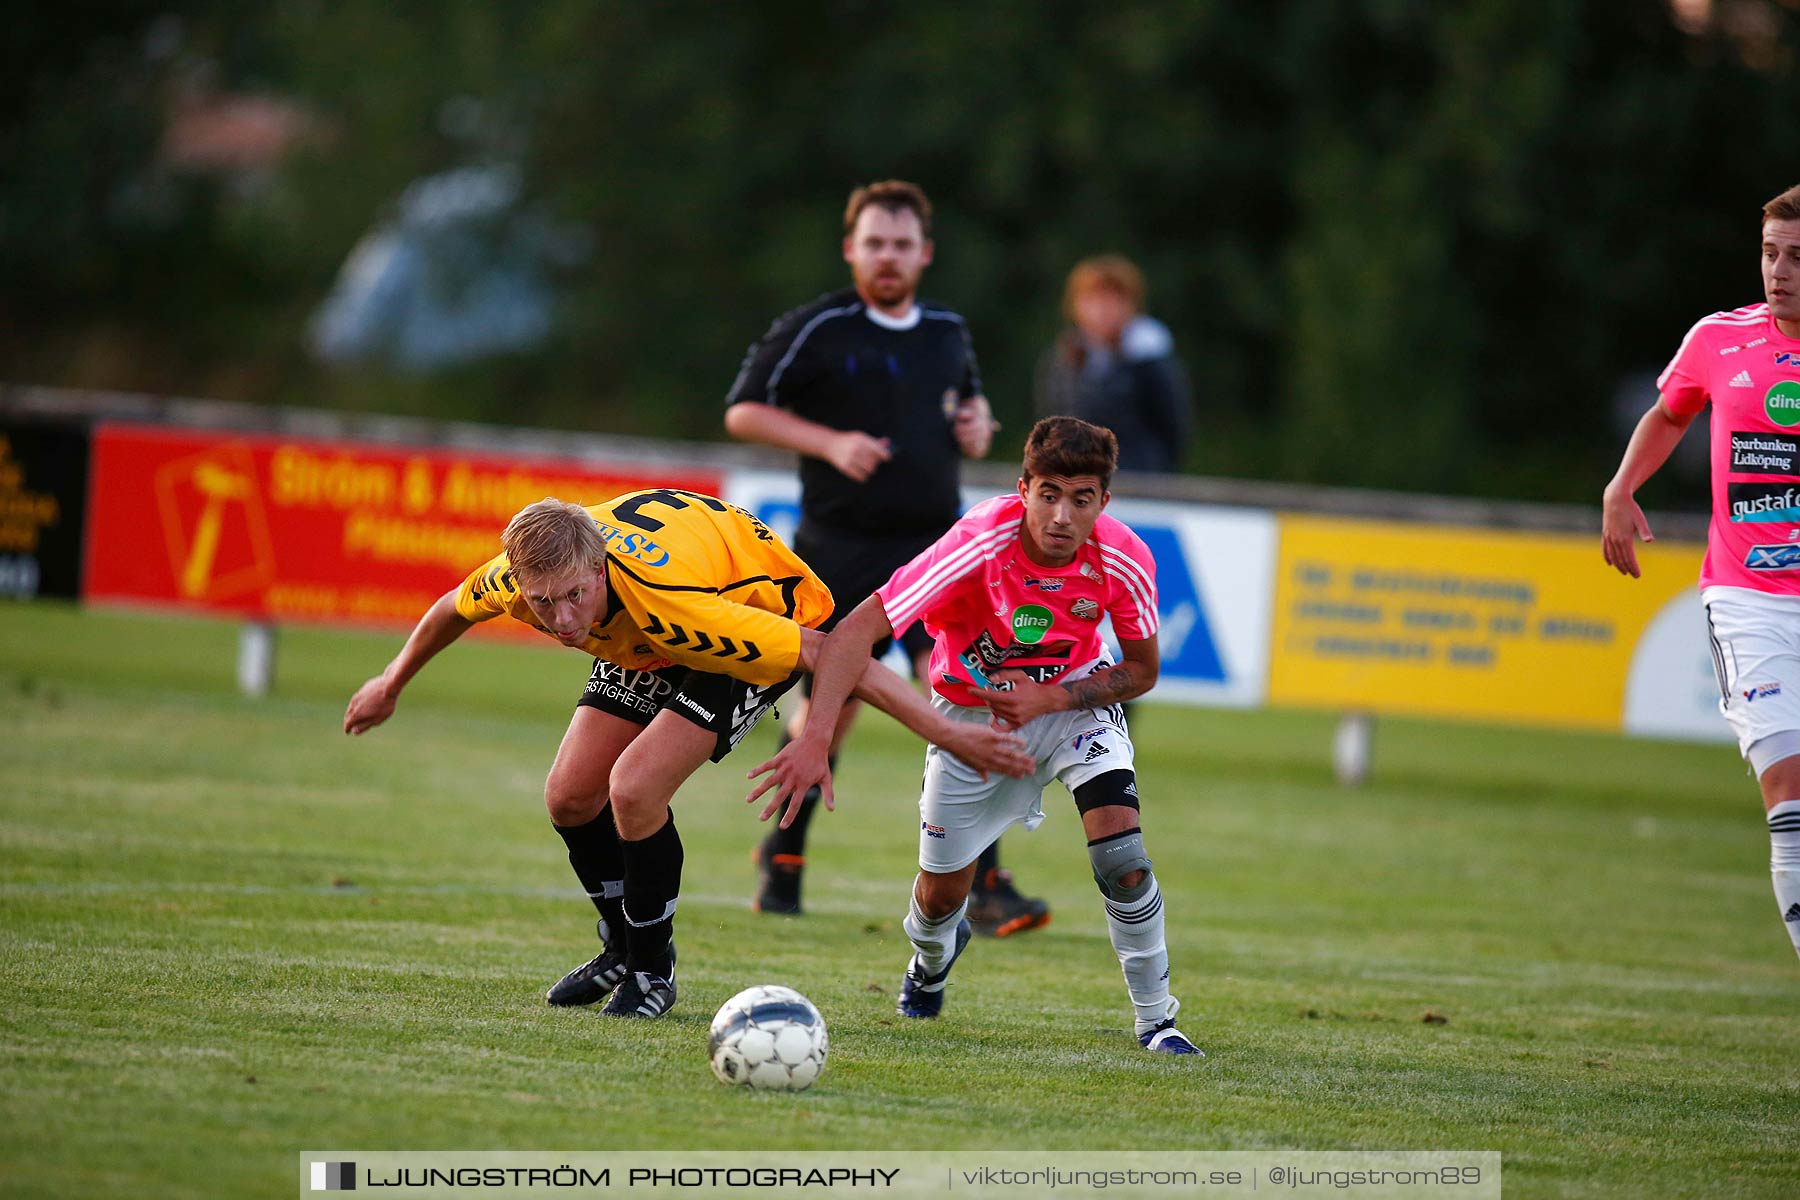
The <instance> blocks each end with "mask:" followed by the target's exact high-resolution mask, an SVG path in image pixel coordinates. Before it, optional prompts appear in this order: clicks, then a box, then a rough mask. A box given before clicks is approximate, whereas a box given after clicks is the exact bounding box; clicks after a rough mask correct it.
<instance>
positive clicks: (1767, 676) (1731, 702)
mask: <svg viewBox="0 0 1800 1200" xmlns="http://www.w3.org/2000/svg"><path fill="white" fill-rule="evenodd" d="M1700 600H1701V602H1702V603H1703V604H1705V605H1706V623H1707V627H1708V632H1709V635H1710V637H1711V641H1712V659H1713V673H1714V674H1715V675H1716V676H1717V677H1718V681H1719V711H1720V712H1721V713H1723V714H1725V719H1726V720H1727V721H1728V722H1730V723H1731V731H1732V732H1733V733H1735V734H1737V740H1738V751H1739V752H1740V753H1741V754H1743V756H1744V757H1745V758H1747V759H1750V760H1751V762H1752V763H1753V764H1755V766H1756V769H1757V773H1758V774H1759V775H1760V774H1761V773H1762V771H1763V769H1764V768H1765V767H1767V766H1768V765H1769V763H1768V762H1762V761H1758V760H1759V758H1760V757H1762V756H1759V755H1757V754H1753V753H1752V751H1751V747H1753V746H1755V745H1756V744H1757V743H1758V742H1761V741H1763V740H1764V739H1768V738H1778V735H1783V734H1785V735H1788V736H1786V737H1779V738H1778V740H1777V741H1776V742H1774V743H1771V744H1772V745H1782V744H1784V743H1792V742H1793V741H1794V735H1796V734H1800V596H1774V595H1770V594H1769V593H1767V592H1758V591H1754V590H1752V589H1750V588H1738V587H1709V588H1703V589H1701V592H1700ZM1781 757H1786V754H1785V753H1782V754H1777V755H1776V756H1775V757H1774V758H1771V759H1770V761H1775V760H1776V759H1778V758H1781Z"/></svg>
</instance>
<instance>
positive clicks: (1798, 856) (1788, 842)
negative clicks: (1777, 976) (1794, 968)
mask: <svg viewBox="0 0 1800 1200" xmlns="http://www.w3.org/2000/svg"><path fill="white" fill-rule="evenodd" d="M1769 877H1770V879H1771V880H1772V881H1773V882H1774V884H1775V903H1776V905H1777V906H1778V907H1779V908H1780V909H1781V921H1782V924H1783V925H1784V926H1785V927H1786V928H1787V933H1788V940H1789V941H1791V942H1792V943H1793V944H1794V953H1795V954H1800V800H1783V801H1782V802H1781V803H1780V804H1777V805H1776V806H1775V807H1774V808H1771V809H1770V810H1769Z"/></svg>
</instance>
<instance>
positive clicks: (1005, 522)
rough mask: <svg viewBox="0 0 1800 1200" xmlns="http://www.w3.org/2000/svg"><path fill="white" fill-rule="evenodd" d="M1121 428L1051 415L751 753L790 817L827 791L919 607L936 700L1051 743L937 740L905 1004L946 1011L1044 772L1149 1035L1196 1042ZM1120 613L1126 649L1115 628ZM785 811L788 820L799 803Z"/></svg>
mask: <svg viewBox="0 0 1800 1200" xmlns="http://www.w3.org/2000/svg"><path fill="white" fill-rule="evenodd" d="M1118 453H1119V448H1118V442H1117V441H1116V440H1115V439H1114V437H1113V435H1112V433H1111V432H1110V431H1108V430H1105V429H1102V428H1100V427H1099V426H1097V425H1090V424H1088V423H1087V422H1085V421H1079V420H1076V419H1075V418H1073V417H1050V418H1047V419H1045V420H1042V421H1039V422H1038V423H1037V425H1036V426H1035V427H1034V428H1033V429H1032V431H1031V436H1030V437H1029V438H1027V439H1026V443H1025V469H1024V474H1023V476H1022V477H1021V478H1020V480H1019V488H1018V493H1017V494H1016V495H1009V496H998V497H995V498H994V499H992V500H988V501H985V502H983V503H981V504H978V505H976V506H975V507H974V508H972V509H970V510H969V511H968V512H967V513H966V514H964V516H963V517H962V519H961V520H959V521H958V522H957V523H956V524H955V525H954V526H952V527H951V528H950V531H949V532H948V533H946V534H944V536H943V537H941V538H939V539H938V540H937V541H936V542H934V543H933V544H932V545H931V546H929V547H928V548H927V549H925V550H924V551H923V552H922V553H920V554H919V555H918V557H916V558H914V559H913V560H912V561H911V562H910V563H908V564H907V565H906V566H904V567H901V568H900V569H899V570H898V571H896V572H895V573H894V575H893V577H892V578H891V579H889V580H888V582H887V583H886V584H885V585H883V586H882V587H881V588H879V589H877V590H876V592H875V594H874V595H873V596H870V597H869V598H868V599H867V600H865V601H864V602H863V603H862V604H860V605H859V606H857V608H856V610H855V611H854V612H852V613H851V614H850V616H849V617H847V618H845V620H844V621H843V622H842V623H841V624H840V625H838V627H837V628H836V629H835V630H833V632H832V634H831V636H830V637H829V638H828V639H827V640H826V642H825V646H824V648H823V649H822V650H821V651H820V653H819V661H818V666H817V674H816V676H815V679H814V690H813V709H812V715H811V719H810V720H809V722H808V724H807V727H806V732H805V733H804V734H802V736H801V737H800V739H799V740H798V741H795V742H794V743H792V744H791V745H789V746H788V747H786V748H785V749H784V750H782V751H781V753H780V754H778V755H776V757H775V758H773V759H771V760H769V761H768V762H766V763H764V764H763V765H762V766H760V767H758V768H757V769H756V770H755V771H753V772H752V773H751V774H752V777H754V776H756V775H761V774H764V773H765V772H767V773H768V778H767V779H766V780H764V781H763V782H762V783H761V784H760V785H758V786H757V788H756V790H755V791H753V792H752V793H751V795H750V797H749V798H750V799H751V800H752V801H754V800H756V799H758V798H759V797H761V796H762V795H764V794H765V793H773V794H772V795H771V796H770V798H769V800H768V803H767V805H766V807H765V808H764V809H763V816H764V817H765V818H766V817H769V816H771V815H773V814H774V813H775V812H776V811H777V810H779V809H781V808H782V807H783V806H784V804H785V806H786V809H787V815H788V816H791V815H792V813H793V812H794V810H795V808H796V806H797V805H796V802H797V800H798V799H799V798H800V797H802V796H804V795H805V794H806V792H807V790H808V789H809V788H811V787H813V786H815V785H816V786H818V787H819V788H820V789H821V792H822V795H823V797H824V800H825V804H826V806H827V807H830V806H831V804H832V793H831V772H830V767H829V765H828V758H827V755H828V752H829V750H830V730H831V727H832V721H833V720H834V719H835V716H836V713H837V710H838V708H839V706H841V705H842V704H843V703H844V700H845V698H846V697H847V696H848V695H849V692H850V688H851V685H852V684H853V683H854V682H855V680H856V677H857V674H858V672H860V671H861V670H862V666H863V664H864V663H866V662H867V661H868V657H869V648H870V647H871V646H873V645H874V644H875V643H876V642H877V641H879V640H880V639H882V638H885V637H891V636H892V634H893V631H894V630H895V629H904V628H906V626H907V625H909V624H911V623H912V621H913V620H915V619H919V620H923V621H924V623H925V629H926V631H927V632H928V633H930V634H931V636H932V639H933V642H934V646H933V649H932V655H931V672H930V678H931V684H932V689H933V691H934V692H935V693H936V695H935V696H934V697H933V701H932V703H933V707H935V708H936V709H938V710H939V711H940V712H942V713H944V714H945V715H946V716H948V717H949V718H950V719H952V720H954V721H958V722H966V723H969V724H979V725H983V726H986V725H989V724H990V723H991V724H993V725H995V726H997V727H998V728H1000V729H1003V730H1016V731H1018V734H1019V736H1020V737H1022V738H1023V739H1024V740H1025V744H1026V746H1027V748H1028V749H1029V751H1030V752H1031V753H1032V755H1033V756H1034V757H1035V758H1036V760H1037V772H1036V774H1034V775H1031V776H1027V777H1026V778H1023V779H1010V778H1000V777H994V778H990V777H989V776H988V775H986V774H985V773H983V772H981V771H978V770H976V769H974V768H972V767H970V766H969V765H968V764H966V763H964V762H963V761H962V760H961V759H959V758H957V757H956V756H955V755H953V754H950V753H946V752H944V751H941V750H939V749H938V748H936V747H935V746H934V747H931V748H929V749H928V750H927V751H926V754H925V783H924V788H923V791H922V794H921V795H920V797H919V812H920V817H921V819H920V822H919V875H918V878H917V879H916V880H915V881H914V884H913V895H912V904H911V905H910V908H909V911H908V912H907V915H906V920H905V923H904V925H905V929H906V934H907V937H909V938H910V939H911V940H912V944H913V951H914V953H913V956H912V960H911V961H910V962H909V963H908V964H907V968H906V975H905V977H904V978H903V979H902V980H901V984H900V1002H899V1011H900V1015H902V1016H906V1017H935V1016H937V1015H938V1013H939V1012H940V1011H941V1010H942V1008H943V1004H944V984H945V981H946V980H947V979H948V978H949V975H950V967H951V966H952V964H954V963H955V961H956V959H957V957H958V956H959V955H960V954H961V953H962V952H963V948H964V947H965V946H966V945H967V944H968V941H969V934H970V926H969V921H968V919H967V917H966V916H965V910H966V909H967V907H968V897H969V885H970V882H971V880H972V879H973V877H974V871H975V859H976V856H977V855H978V854H979V853H980V852H981V849H982V847H984V846H986V845H988V844H989V843H990V842H992V841H993V840H994V838H996V837H998V836H999V835H1000V833H1001V832H1002V831H1003V830H1005V829H1006V828H1008V827H1009V826H1011V825H1014V824H1018V823H1023V824H1024V825H1025V827H1026V828H1027V829H1035V828H1036V827H1037V826H1038V825H1039V824H1040V823H1042V821H1043V820H1044V809H1043V794H1044V788H1045V786H1046V785H1048V784H1049V782H1050V781H1051V780H1052V779H1058V780H1061V781H1062V783H1063V786H1064V787H1066V788H1068V790H1069V791H1070V793H1071V794H1073V796H1074V798H1075V807H1076V809H1077V810H1078V811H1079V813H1080V814H1081V824H1082V828H1083V830H1084V831H1085V832H1086V834H1087V845H1088V857H1089V860H1090V862H1091V863H1092V865H1093V870H1094V880H1095V882H1097V883H1098V884H1099V885H1100V892H1101V894H1102V895H1103V896H1104V897H1105V899H1106V922H1107V928H1108V931H1109V932H1110V933H1111V936H1112V944H1113V949H1114V951H1115V952H1116V953H1117V954H1118V956H1119V964H1120V966H1121V967H1122V968H1123V969H1124V972H1125V987H1126V990H1127V991H1128V992H1129V993H1130V995H1131V1003H1132V1007H1133V1009H1134V1010H1135V1015H1136V1023H1137V1036H1138V1041H1139V1043H1140V1044H1141V1045H1143V1046H1144V1047H1145V1048H1146V1049H1148V1050H1154V1051H1158V1052H1160V1053H1166V1054H1199V1053H1200V1051H1199V1050H1198V1048H1196V1047H1195V1046H1194V1044H1193V1042H1191V1041H1189V1040H1188V1038H1187V1037H1186V1036H1185V1035H1183V1034H1182V1033H1181V1031H1180V1030H1178V1029H1177V1028H1176V1027H1175V1013H1176V1011H1177V1009H1178V1008H1179V1007H1180V1005H1179V1003H1178V1002H1177V1001H1176V999H1175V998H1174V997H1173V996H1171V995H1170V994H1169V954H1168V949H1167V947H1166V946H1165V944H1164V940H1163V901H1162V892H1161V891H1160V889H1159V888H1158V887H1157V883H1156V876H1155V875H1153V874H1152V873H1151V870H1150V859H1149V858H1148V857H1147V856H1146V855H1145V853H1144V838H1143V832H1142V830H1141V829H1140V828H1139V821H1138V794H1137V776H1136V773H1135V772H1134V770H1133V763H1132V760H1133V751H1132V745H1131V735H1130V734H1129V732H1127V730H1126V726H1125V716H1124V713H1123V712H1122V711H1121V709H1120V705H1121V704H1122V703H1123V702H1124V701H1126V700H1130V699H1132V698H1134V697H1137V696H1141V695H1143V694H1144V693H1145V692H1147V691H1149V690H1150V688H1151V687H1152V686H1154V685H1155V683H1156V677H1157V671H1158V656H1157V649H1156V629H1157V615H1156V564H1155V561H1154V560H1153V559H1152V558H1151V556H1150V551H1149V549H1148V548H1147V547H1146V546H1145V545H1144V543H1143V541H1142V540H1141V539H1140V538H1139V537H1138V536H1137V535H1136V534H1135V533H1133V532H1132V531H1131V530H1130V529H1129V528H1128V527H1127V526H1126V525H1125V524H1124V523H1123V522H1121V521H1116V520H1114V519H1113V518H1111V517H1108V516H1106V515H1105V514H1104V513H1103V512H1102V511H1101V510H1103V509H1104V508H1105V507H1106V503H1107V501H1108V500H1109V499H1110V498H1111V497H1110V493H1108V492H1107V490H1106V489H1107V484H1108V483H1109V482H1110V481H1111V479H1112V474H1113V470H1114V468H1115V466H1116V465H1117V463H1118ZM1109 615H1110V616H1111V617H1112V621H1113V631H1114V633H1115V634H1116V635H1117V636H1118V639H1119V644H1120V648H1121V651H1122V656H1121V657H1122V661H1120V662H1118V663H1116V664H1115V663H1114V662H1113V661H1112V658H1111V656H1110V655H1109V654H1108V653H1107V650H1106V646H1105V644H1104V643H1103V642H1102V640H1101V637H1100V621H1101V619H1102V618H1103V617H1106V616H1109ZM784 819H787V818H786V817H784Z"/></svg>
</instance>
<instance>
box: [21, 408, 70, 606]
mask: <svg viewBox="0 0 1800 1200" xmlns="http://www.w3.org/2000/svg"><path fill="white" fill-rule="evenodd" d="M87 480H88V431H87V428H86V426H84V425H51V424H40V423H35V422H31V421H28V420H24V419H21V418H17V417H8V418H5V419H0V597H9V598H12V599H18V600H29V599H31V598H32V597H34V596H61V597H64V598H66V599H70V600H73V599H75V598H76V597H78V596H79V595H80V594H81V531H82V519H83V510H84V508H85V507H86V504H87Z"/></svg>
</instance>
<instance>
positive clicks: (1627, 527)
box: [1600, 397, 1694, 579]
mask: <svg viewBox="0 0 1800 1200" xmlns="http://www.w3.org/2000/svg"><path fill="white" fill-rule="evenodd" d="M1693 422H1694V414H1693V413H1675V412H1671V411H1670V410H1669V406H1668V405H1667V404H1665V403H1663V400H1662V398H1661V397H1658V398H1657V401H1656V403H1655V404H1653V405H1651V406H1650V410H1649V411H1648V412H1646V413H1645V414H1644V415H1643V417H1642V418H1641V419H1640V420H1639V421H1638V423H1637V428H1636V429H1634V430H1633V431H1632V433H1631V441H1630V442H1629V443H1627V444H1626V447H1625V456H1624V457H1623V458H1622V459H1621V460H1620V461H1619V470H1618V472H1617V473H1616V474H1614V475H1613V478H1612V482H1611V483H1609V484H1607V485H1606V491H1605V492H1604V493H1603V494H1602V496H1601V509H1600V551H1601V554H1602V555H1603V556H1604V557H1605V559H1606V563H1607V565H1608V566H1610V567H1613V568H1614V569H1615V570H1617V571H1618V572H1619V574H1621V575H1629V576H1631V577H1632V578H1633V579H1637V578H1639V576H1640V575H1641V572H1640V571H1639V569H1638V560H1637V539H1639V538H1642V539H1643V540H1644V541H1646V542H1653V541H1655V540H1656V537H1655V535H1653V534H1652V533H1651V532H1650V522H1649V521H1648V520H1646V519H1645V517H1644V510H1643V509H1641V508H1639V507H1638V503H1637V501H1636V500H1635V499H1634V498H1633V497H1634V496H1635V494H1636V492H1637V490H1638V488H1640V487H1642V486H1643V484H1644V481H1645V480H1647V479H1649V478H1650V477H1651V476H1652V475H1654V474H1656V472H1657V469H1658V468H1660V467H1661V466H1662V465H1663V463H1665V462H1667V461H1668V459H1669V455H1670V454H1671V453H1673V452H1674V450H1675V446H1676V444H1677V443H1678V442H1680V441H1681V435H1682V434H1684V433H1686V432H1687V427H1688V426H1689V425H1691V424H1693Z"/></svg>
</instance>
